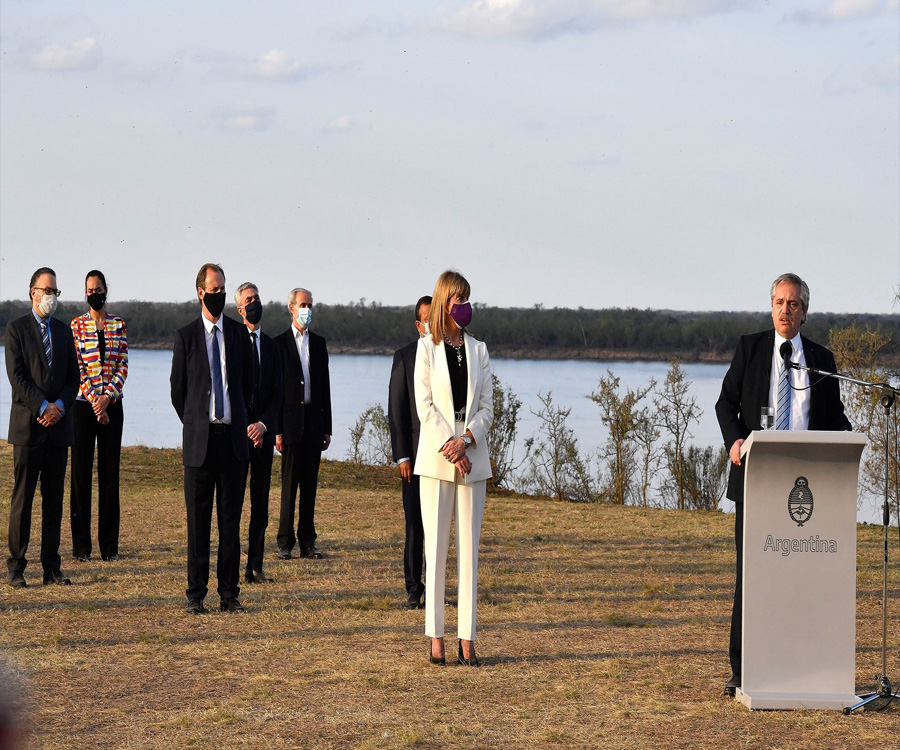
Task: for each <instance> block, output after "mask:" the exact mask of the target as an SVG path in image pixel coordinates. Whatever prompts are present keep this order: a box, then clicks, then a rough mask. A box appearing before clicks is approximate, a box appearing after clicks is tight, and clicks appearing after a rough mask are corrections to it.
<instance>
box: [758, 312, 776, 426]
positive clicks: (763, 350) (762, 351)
mask: <svg viewBox="0 0 900 750" xmlns="http://www.w3.org/2000/svg"><path fill="white" fill-rule="evenodd" d="M774 352H775V329H774V328H773V329H772V330H771V331H766V333H765V335H764V336H763V337H762V343H761V344H760V346H759V347H758V348H757V350H756V356H757V357H758V358H759V366H758V369H757V372H759V374H760V377H759V382H758V383H757V384H756V394H757V395H756V399H757V402H758V403H759V405H760V406H768V405H769V385H770V381H771V378H772V357H773V356H775V355H774ZM756 411H757V412H758V411H759V410H758V409H757V410H756ZM756 416H757V417H758V416H759V414H758V413H757V415H756Z"/></svg>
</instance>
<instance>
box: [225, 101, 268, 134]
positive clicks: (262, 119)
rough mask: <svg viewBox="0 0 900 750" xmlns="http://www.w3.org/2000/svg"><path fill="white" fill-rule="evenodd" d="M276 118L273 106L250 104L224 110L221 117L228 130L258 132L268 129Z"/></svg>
mask: <svg viewBox="0 0 900 750" xmlns="http://www.w3.org/2000/svg"><path fill="white" fill-rule="evenodd" d="M274 118H275V110H274V109H272V108H271V107H253V106H251V105H249V104H241V105H239V106H237V107H234V108H233V109H231V110H228V111H225V112H222V113H221V118H220V119H221V122H222V126H223V127H224V128H225V129H226V130H237V131H245V132H247V131H249V132H253V131H257V132H258V131H263V130H268V129H269V128H270V127H271V126H272V121H273V120H274Z"/></svg>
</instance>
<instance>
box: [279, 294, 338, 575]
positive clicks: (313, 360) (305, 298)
mask: <svg viewBox="0 0 900 750" xmlns="http://www.w3.org/2000/svg"><path fill="white" fill-rule="evenodd" d="M288 310H289V311H290V313H291V327H290V328H288V329H287V330H286V331H285V332H284V333H281V334H279V335H278V336H276V337H275V341H276V342H277V343H278V346H279V347H280V351H281V365H282V372H283V374H284V399H283V401H282V406H281V412H280V413H279V420H278V426H277V435H276V437H275V447H276V448H277V449H278V450H279V451H280V452H281V454H282V459H281V514H280V517H279V520H278V557H279V559H281V560H289V559H290V558H291V552H292V550H293V549H294V544H295V543H296V544H298V545H299V547H300V557H311V558H314V559H318V558H321V557H322V553H321V551H320V550H319V548H318V547H317V546H316V538H317V535H316V525H315V512H316V485H317V483H318V481H319V462H320V461H321V458H322V451H324V450H328V446H329V445H331V381H330V378H329V374H328V349H327V348H326V346H325V339H323V338H322V337H321V336H317V335H316V334H315V333H312V332H311V331H310V330H309V324H310V322H311V321H312V311H313V298H312V294H311V293H310V292H309V291H308V290H306V289H299V288H298V289H294V290H293V291H292V292H291V294H290V296H289V297H288ZM298 490H299V500H297V495H298ZM295 505H296V507H297V534H296V537H295V536H294V507H295Z"/></svg>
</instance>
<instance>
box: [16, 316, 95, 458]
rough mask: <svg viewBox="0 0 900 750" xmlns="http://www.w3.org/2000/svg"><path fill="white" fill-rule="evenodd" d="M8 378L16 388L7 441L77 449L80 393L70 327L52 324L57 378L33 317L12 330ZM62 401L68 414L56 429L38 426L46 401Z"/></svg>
mask: <svg viewBox="0 0 900 750" xmlns="http://www.w3.org/2000/svg"><path fill="white" fill-rule="evenodd" d="M4 344H5V346H6V372H7V374H8V375H9V383H10V386H11V387H12V404H11V407H10V413H9V436H8V438H7V439H8V440H9V442H10V443H12V444H13V445H28V446H36V445H40V444H41V443H43V442H44V441H45V440H49V441H50V442H51V443H52V444H53V445H72V443H73V442H74V437H75V432H74V426H73V422H72V404H74V403H75V396H76V395H77V393H78V382H79V378H78V360H77V358H76V356H75V340H74V339H73V338H72V331H71V329H70V328H69V326H67V325H66V324H65V323H62V322H61V321H59V320H56V319H55V318H50V344H51V346H52V347H53V372H51V371H50V367H49V365H48V364H47V355H46V354H45V352H44V342H43V339H41V329H40V327H39V326H38V323H37V321H36V320H35V319H34V315H33V314H32V312H31V311H29V312H28V314H27V315H23V316H22V317H21V318H16V319H15V320H12V321H10V322H9V324H7V326H6V337H5V339H4ZM45 400H46V401H48V402H50V403H51V404H52V403H54V402H56V401H57V400H59V401H62V403H63V407H64V409H65V414H64V415H63V417H62V419H60V420H59V422H57V423H56V424H55V425H53V426H52V427H44V426H42V425H41V424H40V423H39V422H38V421H37V418H38V410H39V409H40V408H41V404H42V403H43V402H44V401H45Z"/></svg>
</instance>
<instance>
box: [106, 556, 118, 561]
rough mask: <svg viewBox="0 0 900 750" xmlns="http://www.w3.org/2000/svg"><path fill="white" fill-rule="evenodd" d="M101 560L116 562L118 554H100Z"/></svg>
mask: <svg viewBox="0 0 900 750" xmlns="http://www.w3.org/2000/svg"><path fill="white" fill-rule="evenodd" d="M102 559H103V562H117V561H118V559H119V556H118V555H102Z"/></svg>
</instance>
